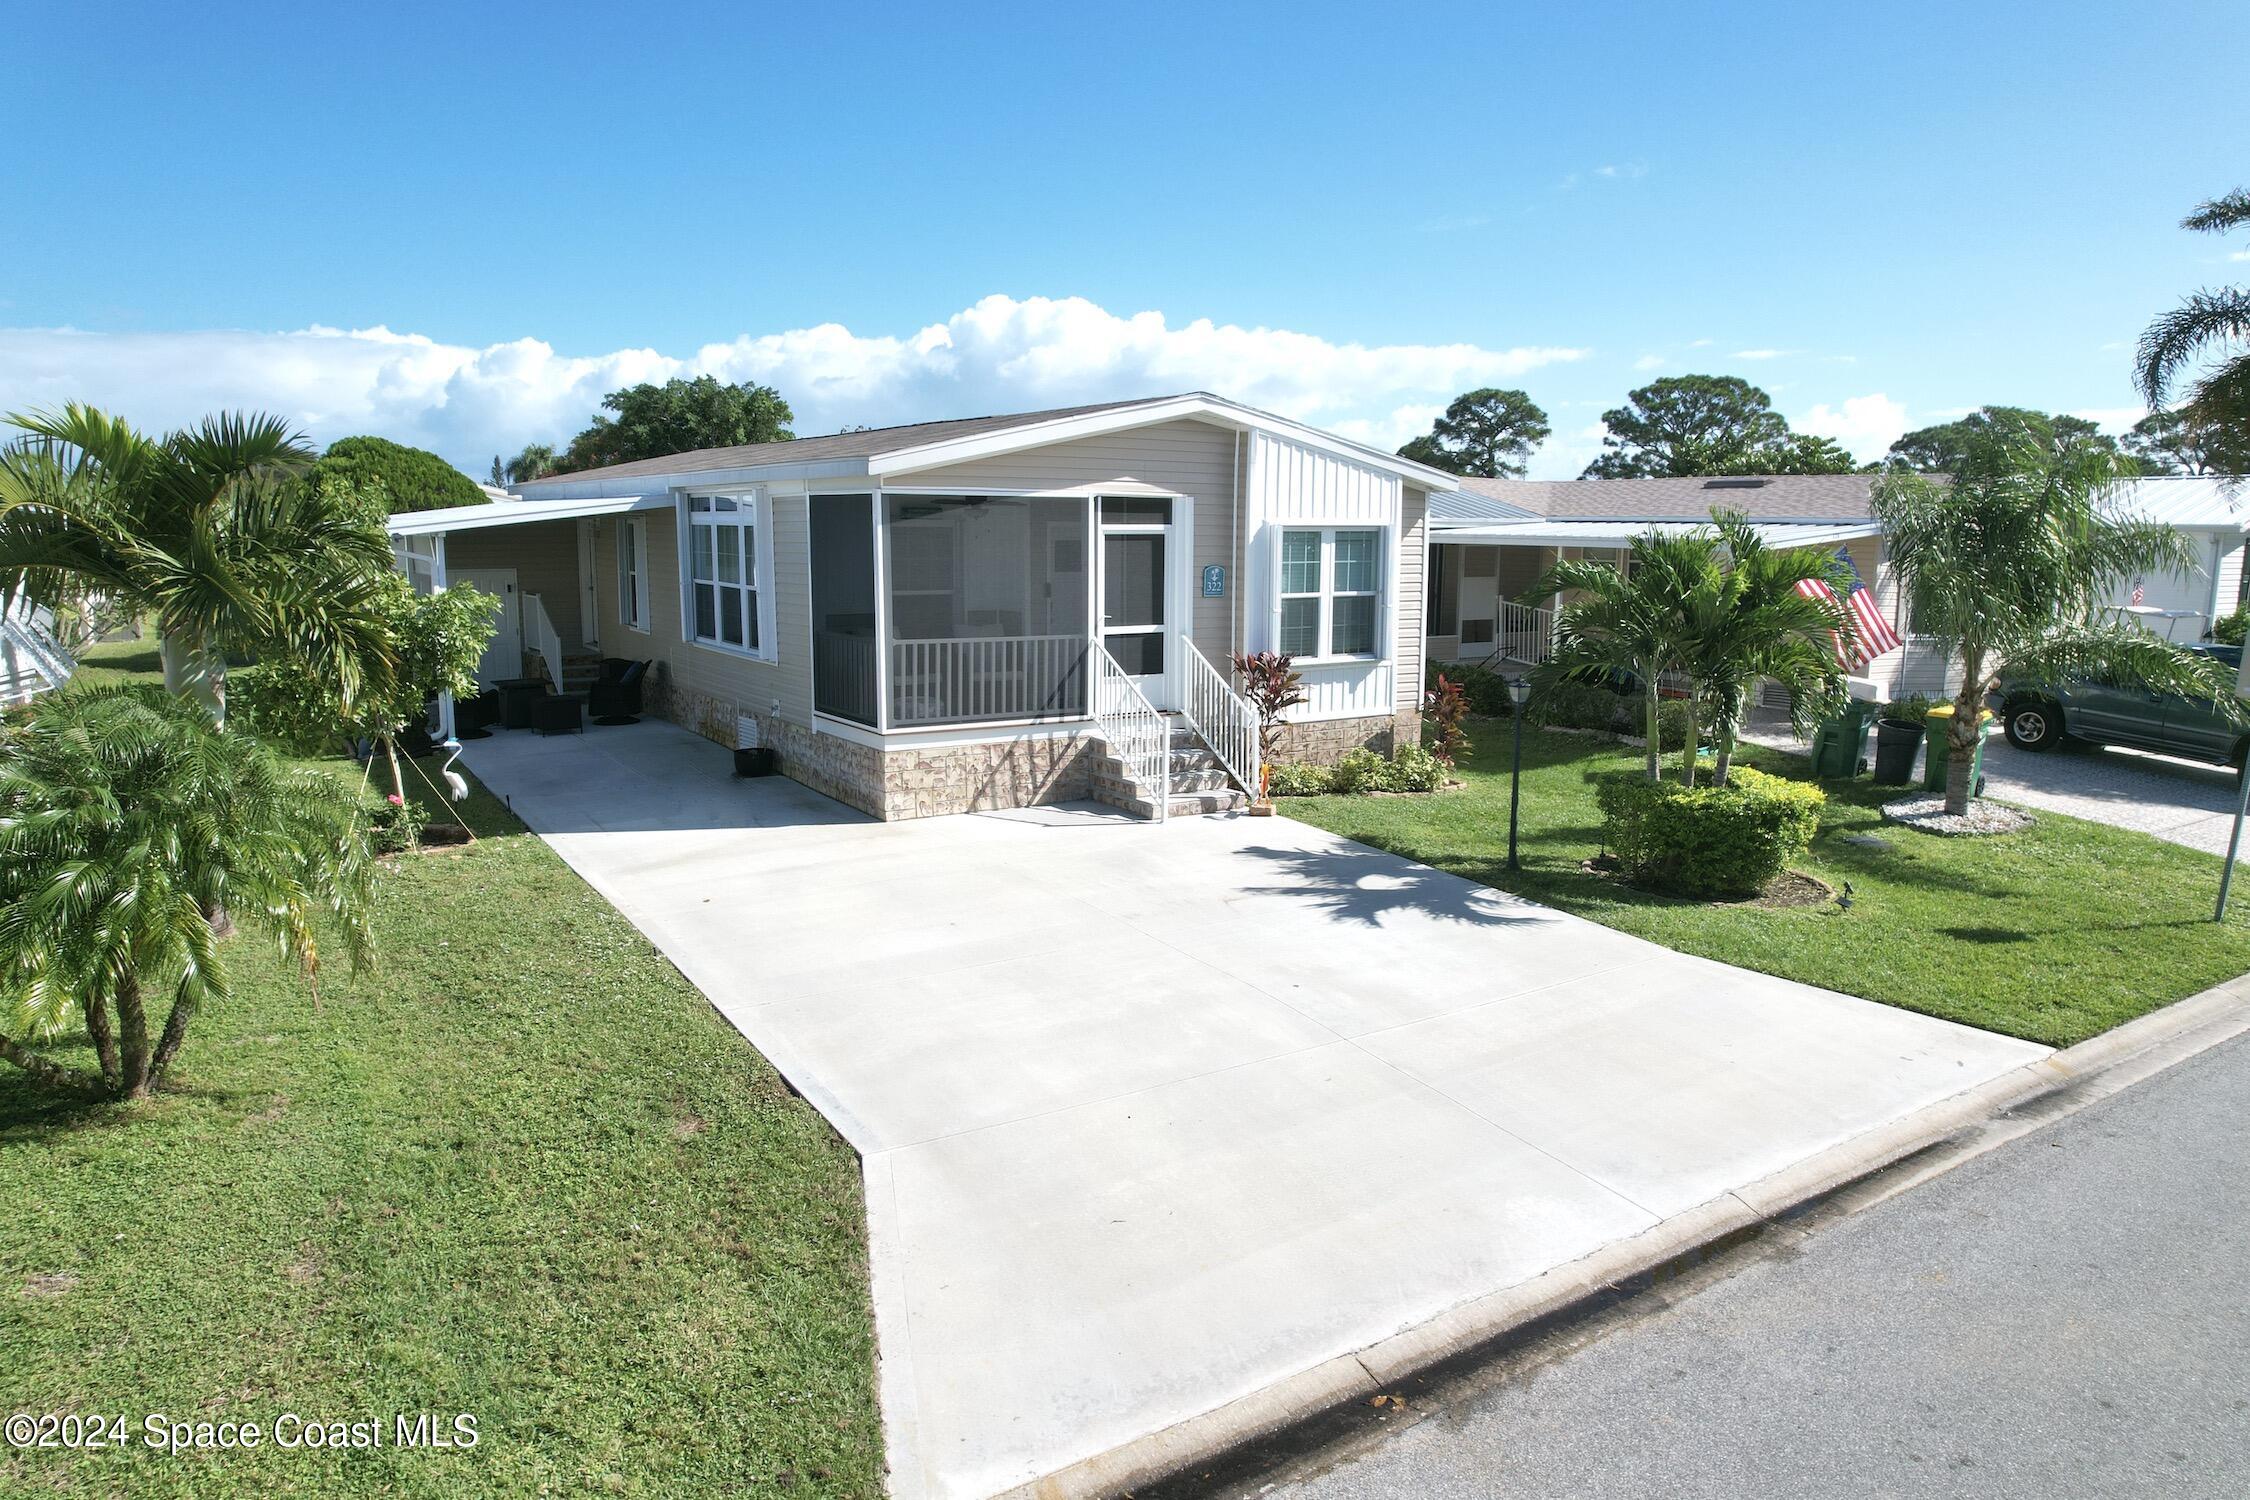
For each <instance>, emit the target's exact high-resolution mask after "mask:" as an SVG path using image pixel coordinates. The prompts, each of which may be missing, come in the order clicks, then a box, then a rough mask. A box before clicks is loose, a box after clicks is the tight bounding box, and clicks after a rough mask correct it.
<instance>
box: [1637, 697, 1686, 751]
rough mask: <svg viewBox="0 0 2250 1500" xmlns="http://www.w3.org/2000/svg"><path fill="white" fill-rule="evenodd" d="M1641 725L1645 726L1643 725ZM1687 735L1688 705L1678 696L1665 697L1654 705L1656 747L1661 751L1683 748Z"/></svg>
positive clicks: (1684, 747)
mask: <svg viewBox="0 0 2250 1500" xmlns="http://www.w3.org/2000/svg"><path fill="white" fill-rule="evenodd" d="M1642 727H1644V728H1645V727H1646V726H1645V725H1644V726H1642ZM1687 736H1688V706H1687V704H1686V703H1684V702H1682V701H1681V700H1680V699H1678V698H1666V699H1664V700H1663V701H1662V702H1661V703H1658V704H1657V705H1656V748H1657V749H1659V750H1663V751H1667V752H1669V751H1673V750H1685V749H1686V748H1687Z"/></svg>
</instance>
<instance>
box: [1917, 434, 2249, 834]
mask: <svg viewBox="0 0 2250 1500" xmlns="http://www.w3.org/2000/svg"><path fill="white" fill-rule="evenodd" d="M2132 472H2133V464H2132V460H2130V459H2128V458H2126V457H2125V456H2124V455H2123V454H2121V453H2119V452H2118V451H2116V449H2115V448H2114V447H2105V446H2103V445H2101V444H2098V443H2094V442H2090V441H2087V440H2086V439H2084V438H2082V437H2066V438H2064V439H2063V440H2062V441H2061V442H2060V443H2057V444H2048V443H2044V442H2041V441H2040V440H2039V438H2038V435H2037V434H2036V433H2033V432H2030V431H2027V430H2024V429H2022V428H2020V427H2011V426H2006V425H1995V426H1993V427H1991V428H1988V429H1987V430H1986V431H1985V432H1983V433H1981V434H1980V435H1979V436H1978V437H1977V438H1976V440H1975V442H1974V444H1973V445H1972V447H1971V449H1970V451H1969V452H1968V453H1967V454H1966V455H1964V462H1962V463H1960V464H1959V465H1958V466H1957V467H1956V468H1955V471H1954V475H1953V480H1952V482H1951V483H1950V484H1941V483H1938V482H1936V481H1934V480H1932V479H1930V478H1928V477H1927V476H1925V475H1922V474H1919V473H1916V472H1914V471H1912V470H1909V469H1894V470H1891V471H1890V472H1888V473H1886V474H1884V475H1883V477H1882V478H1880V479H1878V480H1877V481H1876V483H1875V493H1874V509H1875V515H1876V518H1877V519H1878V520H1880V521H1881V522H1882V523H1883V535H1884V544H1885V546H1886V547H1887V548H1888V549H1889V552H1890V555H1891V558H1892V560H1893V561H1894V562H1895V563H1896V565H1897V566H1898V568H1899V570H1900V572H1901V573H1902V574H1903V575H1904V576H1905V578H1906V579H1907V580H1908V584H1909V586H1910V587H1911V588H1912V590H1913V597H1914V625H1915V629H1916V631H1917V632H1919V633H1921V634H1925V635H1929V636H1934V637H1935V638H1936V639H1937V641H1938V642H1939V643H1940V644H1941V645H1942V647H1943V648H1944V649H1945V651H1946V652H1947V654H1948V656H1949V657H1951V658H1957V659H1958V660H1959V661H1960V663H1961V689H1960V691H1959V692H1958V693H1957V694H1955V696H1954V713H1953V723H1952V727H1951V729H1950V730H1949V731H1948V735H1949V744H1950V750H1951V756H1952V758H1951V760H1950V761H1949V762H1948V764H1947V779H1946V788H1945V805H1946V809H1947V811H1949V812H1954V813H1961V812H1966V811H1967V810H1968V806H1969V798H1970V795H1971V787H1970V785H1969V761H1970V755H1971V752H1972V751H1973V750H1974V749H1975V747H1976V742H1977V736H1978V734H1979V733H1980V732H1981V727H1980V720H1981V718H1982V715H1983V711H1984V703H1985V698H1986V695H1987V694H1989V693H1990V692H1992V691H1993V689H1994V688H1996V687H1997V686H1998V682H1999V678H1998V674H1999V672H2000V670H2001V669H2002V668H2003V667H2005V668H2006V670H2007V671H2008V672H2009V674H2010V675H2011V676H2013V677H2020V678H2024V679H2028V680H2030V681H2034V682H2063V681H2067V680H2069V679H2072V678H2086V677H2091V678H2094V679H2096V680H2099V681H2105V682H2110V683H2115V684H2119V685H2128V686H2133V687H2139V688H2145V689H2147V690H2148V691H2150V692H2154V693H2178V694H2181V695H2182V696H2185V697H2190V698H2210V699H2213V700H2214V701H2216V702H2219V703H2222V704H2232V703H2233V702H2234V679H2233V675H2232V673H2231V672H2229V671H2228V670H2227V669H2225V668H2224V667H2222V666H2221V665H2220V664H2219V663H2218V662H2216V661H2214V660H2212V659H2211V658H2210V657H2208V656H2204V655H2200V654H2198V653H2195V652H2191V651H2187V650H2184V649H2182V648H2181V647H2179V646H2176V645H2174V644H2172V643H2171V642H2170V641H2167V640H2164V639H2163V638H2161V637H2159V636H2156V635H2153V634H2151V633H2149V632H2148V631H2145V630H2142V629H2140V628H2139V627H2137V626H2132V625H2117V624H2104V623H2101V622H2100V610H2101V608H2102V606H2103V604H2104V603H2105V602H2106V601H2107V599H2108V597H2109V590H2110V589H2111V587H2112V586H2113V585H2114V584H2115V583H2116V581H2117V580H2118V579H2120V578H2124V577H2129V576H2131V575H2133V574H2136V573H2166V572H2174V571H2180V572H2184V571H2186V570H2187V569H2189V568H2191V567H2193V566H2194V558H2193V555H2192V551H2191V549H2190V548H2189V546H2188V544H2187V541H2186V540H2185V538H2184V537H2182V535H2181V534H2180V533H2179V532H2177V531H2174V530H2173V529H2172V528H2171V527H2169V526H2164V525H2161V524H2158V523H2156V522H2152V521H2139V520H2120V519H2116V518H2114V517H2113V516H2112V515H2111V514H2109V510H2108V507H2107V505H2106V501H2107V499H2108V497H2109V496H2110V494H2111V493H2112V491H2113V490H2114V488H2115V486H2116V485H2117V484H2118V483H2119V482H2120V481H2121V480H2123V479H2126V478H2129V477H2130V476H2131V474H2132Z"/></svg>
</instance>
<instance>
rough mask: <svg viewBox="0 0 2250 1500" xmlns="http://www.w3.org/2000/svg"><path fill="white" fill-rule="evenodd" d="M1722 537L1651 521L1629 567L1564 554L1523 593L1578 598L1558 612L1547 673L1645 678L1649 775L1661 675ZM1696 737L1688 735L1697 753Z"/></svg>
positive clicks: (1680, 645)
mask: <svg viewBox="0 0 2250 1500" xmlns="http://www.w3.org/2000/svg"><path fill="white" fill-rule="evenodd" d="M1718 545H1719V544H1718V537H1717V535H1716V534H1715V533H1711V532H1707V531H1702V530H1697V531H1684V532H1680V531H1675V532H1664V531H1659V530H1657V529H1656V528H1654V527H1651V528H1650V529H1649V531H1648V532H1647V534H1646V535H1644V536H1642V537H1641V538H1640V540H1638V541H1637V542H1635V543H1634V544H1633V550H1632V558H1631V563H1630V565H1629V566H1628V567H1624V568H1613V567H1611V566H1610V565H1609V564H1607V563H1598V562H1588V561H1585V560H1583V559H1578V558H1564V559H1562V560H1560V561H1558V562H1557V563H1556V564H1555V565H1554V566H1553V567H1551V568H1549V569H1548V570H1547V571H1546V572H1545V573H1544V574H1543V575H1541V576H1540V578H1539V580H1538V581H1537V582H1535V583H1533V584H1532V586H1531V587H1530V588H1528V589H1526V590H1524V592H1523V596H1522V597H1523V599H1524V600H1525V601H1526V602H1529V601H1531V600H1533V599H1539V598H1545V597H1548V596H1550V595H1554V594H1570V595H1573V596H1575V597H1573V598H1571V599H1570V600H1569V602H1567V603H1565V604H1564V605H1563V607H1562V609H1561V610H1560V611H1559V612H1557V614H1556V616H1555V649H1554V655H1553V656H1552V658H1550V660H1549V661H1548V662H1547V664H1546V666H1545V667H1544V668H1543V669H1542V675H1543V676H1546V677H1548V678H1557V677H1578V676H1608V675H1612V674H1629V675H1631V676H1633V677H1635V678H1637V679H1638V680H1639V682H1640V690H1641V707H1642V716H1643V719H1644V720H1645V726H1646V730H1647V734H1648V750H1647V758H1646V767H1645V768H1646V770H1647V773H1648V779H1649V780H1651V781H1655V780H1657V779H1659V777H1660V776H1661V775H1662V771H1661V769H1660V767H1659V764H1658V760H1657V756H1658V744H1657V742H1658V739H1659V737H1660V736H1659V730H1658V722H1657V721H1658V704H1659V699H1658V695H1657V679H1658V678H1659V677H1661V676H1663V675H1664V674H1665V673H1666V672H1669V671H1673V670H1675V669H1677V668H1678V667H1679V666H1680V664H1681V662H1682V660H1683V659H1684V653H1685V650H1686V646H1687V640H1688V620H1687V613H1686V605H1687V600H1688V597H1689V596H1690V595H1691V594H1692V593H1693V592H1694V590H1695V588H1696V587H1697V585H1698V584H1700V583H1702V582H1704V581H1705V580H1706V579H1707V578H1708V577H1709V576H1710V574H1711V573H1712V571H1713V569H1714V567H1715V566H1716V561H1717V555H1718ZM1694 742H1695V736H1694V734H1693V733H1692V731H1691V732H1690V734H1689V736H1688V751H1689V754H1690V755H1691V756H1692V755H1693V754H1694Z"/></svg>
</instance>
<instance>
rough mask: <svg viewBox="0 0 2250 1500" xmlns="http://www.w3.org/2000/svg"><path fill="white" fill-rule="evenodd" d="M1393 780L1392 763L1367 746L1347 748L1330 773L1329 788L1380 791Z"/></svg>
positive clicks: (1350, 790)
mask: <svg viewBox="0 0 2250 1500" xmlns="http://www.w3.org/2000/svg"><path fill="white" fill-rule="evenodd" d="M1390 782H1391V764H1390V762H1389V761H1387V760H1385V759H1383V757H1382V756H1380V755H1378V754H1376V753H1375V752H1374V751H1372V750H1370V749H1368V748H1366V747H1365V746H1364V745H1363V746H1361V747H1360V748H1359V749H1357V750H1347V751H1345V752H1344V756H1343V759H1341V760H1339V761H1337V762H1336V767H1335V770H1334V771H1333V772H1331V773H1330V780H1329V790H1330V791H1336V792H1345V793H1357V792H1380V791H1384V790H1387V789H1388V788H1389V786H1390Z"/></svg>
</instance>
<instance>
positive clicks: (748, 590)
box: [686, 495, 763, 654]
mask: <svg viewBox="0 0 2250 1500" xmlns="http://www.w3.org/2000/svg"><path fill="white" fill-rule="evenodd" d="M687 506H688V516H687V520H688V527H687V532H688V547H687V552H688V559H687V560H688V589H687V609H686V614H687V622H686V624H687V633H688V636H689V638H690V639H692V640H696V641H700V642H703V643H704V644H706V645H712V646H724V647H728V648H730V649H733V650H737V651H744V652H749V653H752V654H757V653H758V652H759V651H760V645H759V628H758V624H759V622H758V603H759V601H758V590H759V588H760V586H761V584H762V582H763V580H761V579H760V578H759V576H758V506H757V499H756V497H755V496H752V495H690V496H689V497H688V502H687Z"/></svg>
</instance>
